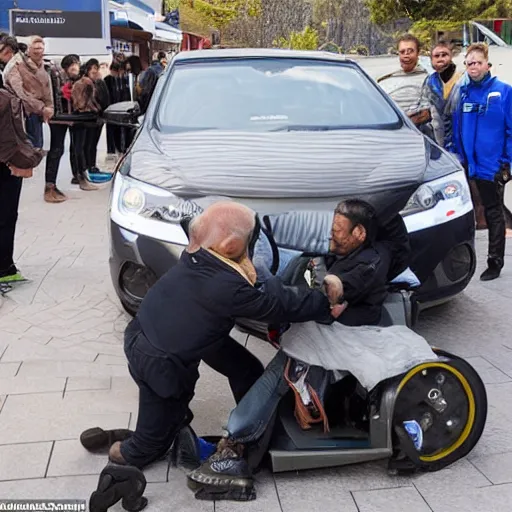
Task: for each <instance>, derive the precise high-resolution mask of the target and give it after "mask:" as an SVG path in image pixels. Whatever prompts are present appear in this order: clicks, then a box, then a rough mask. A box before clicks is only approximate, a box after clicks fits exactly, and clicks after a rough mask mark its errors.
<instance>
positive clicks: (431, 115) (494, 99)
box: [378, 34, 512, 281]
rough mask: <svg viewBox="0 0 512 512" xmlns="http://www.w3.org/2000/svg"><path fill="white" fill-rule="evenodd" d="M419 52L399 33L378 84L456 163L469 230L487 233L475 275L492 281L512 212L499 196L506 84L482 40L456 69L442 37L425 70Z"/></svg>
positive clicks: (508, 134) (509, 151) (506, 128)
mask: <svg viewBox="0 0 512 512" xmlns="http://www.w3.org/2000/svg"><path fill="white" fill-rule="evenodd" d="M420 50H421V48H420V42H419V41H418V39H417V38H416V37H414V36H413V35H411V34H406V35H404V36H403V37H401V38H400V40H399V42H398V54H399V59H400V69H399V70H397V71H395V72H393V73H389V74H387V75H385V76H383V77H381V78H380V79H379V80H378V82H379V84H380V85H381V87H382V88H383V89H384V91H386V92H387V93H388V94H389V95H390V96H391V98H393V99H394V100H395V102H396V103H397V104H398V106H399V107H400V108H401V109H402V110H403V111H404V112H405V113H406V114H407V115H408V117H409V119H410V120H411V121H412V122H413V123H414V124H415V125H416V126H417V127H418V129H419V130H420V131H421V132H423V133H424V134H425V135H427V136H428V137H430V138H431V139H433V140H434V141H436V142H437V144H438V145H439V146H441V147H444V148H445V149H446V150H448V151H449V152H451V153H452V154H453V155H455V156H456V158H457V159H458V160H459V161H460V163H461V164H462V165H463V167H464V169H465V171H466V176H467V178H468V179H469V183H470V187H471V196H472V200H473V204H474V206H475V210H476V224H477V229H488V230H489V252H488V260H487V264H488V268H487V269H486V270H485V272H484V273H483V274H482V275H481V279H482V280H484V281H488V280H492V279H496V278H497V277H499V275H500V273H501V269H502V268H503V265H504V257H505V239H506V237H507V236H510V235H511V234H512V213H511V212H510V211H509V209H508V208H507V207H506V205H505V201H504V194H505V186H506V184H507V182H508V181H510V162H511V160H512V87H511V86H510V85H508V84H506V83H504V82H502V81H500V80H499V79H498V78H497V77H496V76H493V75H492V73H491V67H492V64H491V63H490V62H489V49H488V47H487V45H485V44H483V43H474V44H472V45H470V46H469V47H468V48H467V51H466V54H465V62H464V66H465V69H464V70H462V69H460V70H458V69H457V66H456V64H455V63H454V61H453V47H452V45H451V44H450V43H449V42H445V41H439V42H437V43H435V44H434V45H433V47H432V48H431V52H430V58H431V64H432V68H433V72H432V73H429V72H428V71H427V69H425V67H424V66H422V65H421V64H420Z"/></svg>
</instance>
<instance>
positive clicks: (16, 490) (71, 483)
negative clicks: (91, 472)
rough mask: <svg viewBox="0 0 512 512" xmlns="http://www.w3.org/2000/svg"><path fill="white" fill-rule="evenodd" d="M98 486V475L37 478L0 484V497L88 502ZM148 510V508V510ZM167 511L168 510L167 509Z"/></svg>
mask: <svg viewBox="0 0 512 512" xmlns="http://www.w3.org/2000/svg"><path fill="white" fill-rule="evenodd" d="M97 485H98V475H95V476H75V477H65V478H37V479H32V480H22V481H20V480H13V481H9V482H0V496H2V497H4V496H5V497H8V498H9V499H11V500H16V499H19V500H21V499H23V500H26V499H32V500H37V499H41V498H44V499H63V498H65V499H70V500H71V499H75V500H76V499H81V500H87V501H88V500H89V497H90V496H91V493H92V491H94V489H96V486H97ZM148 510H149V508H148ZM167 510H169V509H167Z"/></svg>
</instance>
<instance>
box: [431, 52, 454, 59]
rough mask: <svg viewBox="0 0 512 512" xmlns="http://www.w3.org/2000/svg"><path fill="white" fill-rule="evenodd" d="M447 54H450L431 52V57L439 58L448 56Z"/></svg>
mask: <svg viewBox="0 0 512 512" xmlns="http://www.w3.org/2000/svg"><path fill="white" fill-rule="evenodd" d="M449 56H450V54H449V53H448V52H442V53H434V54H432V57H433V58H435V59H439V58H440V57H449Z"/></svg>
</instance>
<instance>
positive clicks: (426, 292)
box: [110, 211, 476, 311]
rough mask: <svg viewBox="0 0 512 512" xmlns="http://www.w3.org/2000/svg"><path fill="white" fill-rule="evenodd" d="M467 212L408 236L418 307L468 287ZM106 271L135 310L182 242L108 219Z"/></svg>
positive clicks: (471, 251) (470, 231)
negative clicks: (108, 236) (108, 270)
mask: <svg viewBox="0 0 512 512" xmlns="http://www.w3.org/2000/svg"><path fill="white" fill-rule="evenodd" d="M474 235H475V230H474V214H473V211H471V212H470V213H468V214H466V215H464V216H462V217H459V218H457V219H455V220H453V221H450V222H447V223H444V224H441V225H438V226H433V227H430V228H428V229H423V230H419V231H415V232H413V233H411V234H410V240H411V247H412V252H413V254H414V258H413V261H412V263H411V268H412V270H413V271H414V272H415V273H416V275H417V276H418V277H419V279H420V281H421V282H422V283H423V284H422V286H421V287H419V288H418V289H416V291H415V292H414V294H413V297H414V300H415V302H416V303H417V304H418V308H419V309H420V310H421V309H424V308H427V307H430V306H434V305H436V304H439V303H440V302H443V301H445V300H447V299H449V298H451V297H453V296H455V295H457V294H458V293H460V292H461V291H462V290H464V288H465V287H466V286H467V285H468V283H469V281H470V280H471V278H472V277H473V274H474V272H475V266H476V256H475V248H474ZM110 241H111V246H110V271H111V277H112V282H113V284H114V287H115V289H116V292H117V294H118V296H119V298H120V299H121V302H122V303H123V304H124V305H125V307H127V309H129V310H133V311H136V310H137V308H138V305H139V304H140V302H141V300H142V298H143V297H144V296H145V294H146V292H147V290H149V288H150V287H151V286H152V285H153V284H154V283H155V282H156V281H157V280H158V278H160V277H161V276H162V275H163V274H165V272H166V271H167V270H169V269H170V268H171V267H172V266H174V265H175V264H176V263H177V262H178V260H179V258H180V256H181V253H182V252H183V250H184V248H185V245H181V244H177V243H170V242H166V241H162V240H158V239H155V238H152V237H149V236H145V235H140V234H137V233H134V232H133V231H130V230H128V229H125V228H122V227H120V226H118V225H117V224H116V223H115V222H114V221H111V222H110Z"/></svg>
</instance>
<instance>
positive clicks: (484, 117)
mask: <svg viewBox="0 0 512 512" xmlns="http://www.w3.org/2000/svg"><path fill="white" fill-rule="evenodd" d="M488 58H489V50H488V48H487V46H486V45H485V44H482V43H475V44H472V45H471V46H470V47H469V48H468V51H467V54H466V68H467V74H468V80H467V82H466V83H464V84H462V85H461V86H460V90H459V98H458V99H457V102H456V105H455V111H454V116H453V151H454V152H455V153H456V154H457V155H458V157H459V159H460V161H461V162H462V163H463V164H464V165H465V166H466V168H467V170H468V175H469V178H470V179H474V180H475V183H476V185H477V187H478V191H479V193H480V197H481V199H482V204H483V206H484V209H485V218H486V220H487V227H488V229H489V252H488V259H487V267H488V268H487V269H486V270H485V272H484V273H483V274H482V275H481V276H480V279H481V280H482V281H491V280H493V279H496V278H498V277H499V276H500V273H501V269H502V268H503V264H504V256H505V207H504V189H505V183H506V182H507V181H508V180H509V179H510V161H511V159H512V87H511V86H510V85H508V84H505V83H503V82H501V81H499V80H498V79H497V78H496V77H492V76H491V74H490V71H489V61H488Z"/></svg>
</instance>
